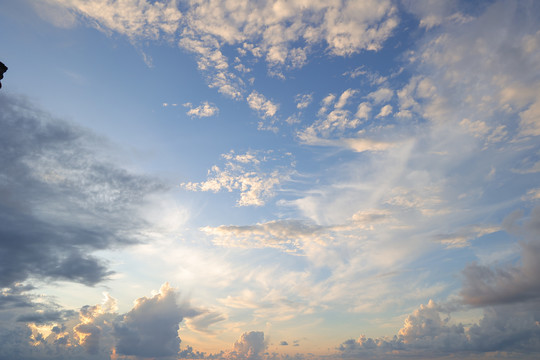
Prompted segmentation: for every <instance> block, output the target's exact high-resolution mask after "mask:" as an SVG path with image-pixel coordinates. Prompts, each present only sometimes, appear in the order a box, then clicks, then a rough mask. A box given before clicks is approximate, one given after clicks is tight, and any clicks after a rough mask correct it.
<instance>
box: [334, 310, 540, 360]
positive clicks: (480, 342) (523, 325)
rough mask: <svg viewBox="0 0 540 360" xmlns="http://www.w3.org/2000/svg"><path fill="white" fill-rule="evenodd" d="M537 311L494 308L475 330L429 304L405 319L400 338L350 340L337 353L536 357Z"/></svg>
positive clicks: (392, 356)
mask: <svg viewBox="0 0 540 360" xmlns="http://www.w3.org/2000/svg"><path fill="white" fill-rule="evenodd" d="M531 310H532V308H531V307H529V308H523V307H518V308H509V307H492V308H488V309H486V310H485V311H484V316H483V317H482V319H481V320H480V321H479V322H478V323H476V324H473V325H472V326H470V327H465V326H464V325H463V324H461V323H457V324H455V323H452V320H451V318H450V317H449V316H447V317H444V318H442V317H441V314H444V313H445V312H446V311H445V308H444V306H440V305H437V304H436V303H435V302H433V301H430V302H429V303H428V304H427V305H421V306H420V308H419V309H417V310H415V311H414V312H413V313H412V314H411V315H409V316H407V318H406V319H405V322H404V325H403V327H402V328H401V329H400V330H399V332H398V334H397V335H395V336H393V337H390V338H388V337H386V338H376V339H373V338H367V337H366V336H361V337H360V338H359V339H357V340H354V339H350V340H347V341H345V342H344V343H342V344H341V345H340V346H339V348H338V350H339V351H340V352H341V353H342V356H345V357H354V358H379V357H384V358H386V359H401V358H411V357H414V358H419V359H436V358H447V356H452V357H455V356H458V357H459V358H460V359H478V358H479V356H489V355H491V354H493V353H497V352H498V353H499V354H501V356H502V357H508V358H523V359H533V358H534V357H535V356H536V353H537V352H538V351H539V350H540V326H539V325H538V319H539V316H540V314H539V313H538V311H537V310H536V311H531Z"/></svg>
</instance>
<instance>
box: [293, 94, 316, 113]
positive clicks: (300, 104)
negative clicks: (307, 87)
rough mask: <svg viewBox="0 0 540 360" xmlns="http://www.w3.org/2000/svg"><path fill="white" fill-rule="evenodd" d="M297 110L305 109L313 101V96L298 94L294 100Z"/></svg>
mask: <svg viewBox="0 0 540 360" xmlns="http://www.w3.org/2000/svg"><path fill="white" fill-rule="evenodd" d="M294 100H295V102H296V108H297V109H300V110H301V109H305V108H307V107H308V106H309V104H311V102H312V101H313V94H298V95H296V96H295V98H294Z"/></svg>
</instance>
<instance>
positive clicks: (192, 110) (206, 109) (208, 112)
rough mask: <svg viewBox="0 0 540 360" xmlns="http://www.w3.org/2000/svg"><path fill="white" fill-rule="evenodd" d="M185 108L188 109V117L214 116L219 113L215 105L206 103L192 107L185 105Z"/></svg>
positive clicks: (189, 104)
mask: <svg viewBox="0 0 540 360" xmlns="http://www.w3.org/2000/svg"><path fill="white" fill-rule="evenodd" d="M184 106H185V107H187V108H189V110H188V112H187V114H188V115H189V116H192V117H193V116H195V117H198V118H203V117H210V116H214V115H216V114H217V113H218V112H219V109H218V107H217V106H216V105H214V104H211V103H209V102H208V101H203V102H202V103H201V105H199V106H197V107H193V104H191V103H185V104H184Z"/></svg>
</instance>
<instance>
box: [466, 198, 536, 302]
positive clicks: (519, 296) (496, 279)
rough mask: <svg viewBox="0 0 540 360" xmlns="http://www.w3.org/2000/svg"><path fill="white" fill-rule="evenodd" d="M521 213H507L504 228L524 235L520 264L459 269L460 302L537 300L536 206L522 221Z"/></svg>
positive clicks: (473, 264) (476, 265)
mask: <svg viewBox="0 0 540 360" xmlns="http://www.w3.org/2000/svg"><path fill="white" fill-rule="evenodd" d="M521 220H523V214H522V213H521V212H514V213H513V214H511V215H509V216H508V217H507V218H506V219H505V221H504V223H503V225H504V227H505V228H506V230H507V231H509V232H511V233H516V234H517V235H519V236H522V237H524V238H525V241H524V242H521V243H520V246H521V248H522V253H521V262H522V264H521V265H507V266H498V267H495V268H491V267H488V266H484V265H479V264H476V263H472V264H470V265H468V266H467V267H466V268H465V269H464V270H463V288H462V290H461V296H462V297H463V301H464V302H465V303H467V304H471V305H474V306H484V305H496V304H513V303H520V302H526V301H530V300H535V301H538V300H539V299H540V279H538V276H537V274H538V272H539V271H540V265H539V264H540V236H539V234H540V225H539V224H540V208H538V207H537V208H535V209H534V210H533V211H532V212H531V214H530V217H529V218H528V219H526V221H525V222H523V224H522V225H521V224H519V221H521Z"/></svg>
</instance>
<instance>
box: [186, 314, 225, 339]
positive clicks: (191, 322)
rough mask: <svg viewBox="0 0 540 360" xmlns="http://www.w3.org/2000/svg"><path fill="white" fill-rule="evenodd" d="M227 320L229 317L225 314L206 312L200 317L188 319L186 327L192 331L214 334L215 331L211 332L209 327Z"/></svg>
mask: <svg viewBox="0 0 540 360" xmlns="http://www.w3.org/2000/svg"><path fill="white" fill-rule="evenodd" d="M225 320H227V317H226V316H225V315H224V314H221V313H219V312H213V311H205V312H202V313H201V314H200V315H197V316H195V317H193V318H191V319H187V320H186V325H187V327H188V328H189V329H190V330H192V331H196V332H200V333H207V334H213V331H212V330H210V329H209V327H210V326H212V325H214V324H216V323H218V322H222V321H225Z"/></svg>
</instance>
